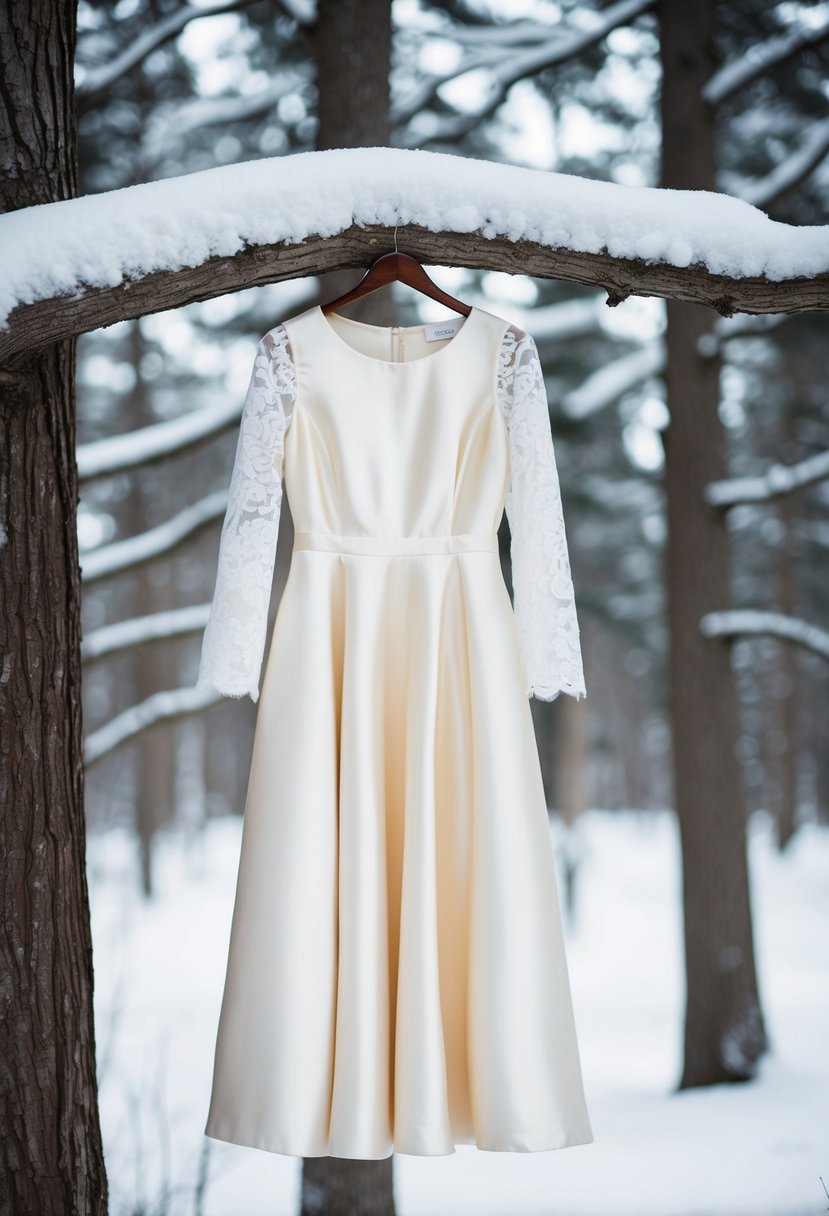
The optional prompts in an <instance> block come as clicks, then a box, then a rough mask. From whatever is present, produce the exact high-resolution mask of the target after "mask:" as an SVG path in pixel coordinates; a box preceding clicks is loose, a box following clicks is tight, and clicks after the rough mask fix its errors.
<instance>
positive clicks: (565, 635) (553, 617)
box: [498, 325, 586, 701]
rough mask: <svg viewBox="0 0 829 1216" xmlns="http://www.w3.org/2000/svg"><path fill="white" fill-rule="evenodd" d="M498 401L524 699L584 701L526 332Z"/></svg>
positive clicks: (512, 348) (557, 498)
mask: <svg viewBox="0 0 829 1216" xmlns="http://www.w3.org/2000/svg"><path fill="white" fill-rule="evenodd" d="M498 397H499V403H500V406H501V410H502V413H503V416H504V420H505V423H506V427H507V432H508V438H509V455H510V483H509V489H508V491H507V497H506V503H505V508H506V514H507V520H508V523H509V528H510V554H511V559H512V586H513V608H514V612H515V619H516V625H517V631H518V642H519V652H520V657H521V666H522V671H523V675H524V681H525V686H526V690H527V696H533V697H536V698H538V699H539V700H543V701H552V700H554V699H555V698H556V697H557V696H558V695H559V693H561V692H565V693H568V694H569V695H570V696H573V697H575V698H576V699H579V698H581V697H584V696H586V690H585V684H584V673H583V670H582V656H581V645H580V640H579V626H578V619H577V617H576V601H575V593H574V590H573V582H572V579H571V577H570V560H569V554H568V550H567V539H566V535H565V530H564V514H563V511H562V506H561V492H560V487H559V480H558V471H557V469H556V462H555V454H554V450H553V438H552V433H551V430H550V414H549V406H548V402H547V391H546V387H545V384H544V375H543V371H542V368H541V362H540V359H539V357H538V351H537V349H536V345H535V342H534V341H533V338H532V337H531V335H530V334H527V333H524V331H523V330H521V329H519V328H518V327H517V326H514V325H511V326H509V327H508V329H507V330H506V332H505V334H504V338H503V341H502V345H501V349H500V352H499V364H498Z"/></svg>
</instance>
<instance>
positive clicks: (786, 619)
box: [700, 608, 829, 659]
mask: <svg viewBox="0 0 829 1216" xmlns="http://www.w3.org/2000/svg"><path fill="white" fill-rule="evenodd" d="M700 629H701V630H702V632H703V633H704V634H705V636H706V637H707V638H726V639H729V640H730V639H733V638H741V637H756V636H768V637H775V638H782V639H783V640H784V641H787V642H796V643H797V644H798V645H799V646H804V647H805V648H806V649H807V650H812V651H814V653H815V654H819V655H820V656H821V658H824V659H829V633H827V631H826V630H825V629H819V628H818V627H817V625H810V624H809V623H808V622H807V621H801V620H799V619H798V618H797V617H792V616H784V614H783V613H782V612H760V611H757V610H755V609H751V608H743V609H735V610H734V611H731V612H709V613H707V614H706V615H705V616H704V617H703V618H702V620H701V621H700Z"/></svg>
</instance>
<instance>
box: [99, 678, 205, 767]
mask: <svg viewBox="0 0 829 1216" xmlns="http://www.w3.org/2000/svg"><path fill="white" fill-rule="evenodd" d="M221 699H222V694H221V693H218V692H215V691H214V690H213V689H205V690H203V691H201V692H196V690H195V688H174V689H170V690H169V691H164V692H155V693H153V694H152V696H149V697H147V699H146V700H145V701H141V702H140V703H139V704H138V705H131V706H130V708H129V709H125V710H124V712H123V713H120V714H117V715H116V717H114V718H113V719H112V720H111V721H109V722H107V724H106V726H101V727H100V728H99V729H98V730H95V731H92V732H91V734H88V735H87V736H86V739H85V740H84V765H85V767H86V768H89V767H90V766H91V765H93V764H95V763H96V761H98V760H101V759H102V758H103V757H104V756H107V755H109V753H110V752H112V751H114V750H115V748H116V747H119V746H120V745H121V744H122V743H128V742H129V741H130V739H134V738H135V737H136V736H137V735H140V734H141V733H142V732H143V731H145V730H149V728H150V727H151V726H156V725H157V724H158V723H159V722H171V721H173V720H175V719H176V718H184V717H187V716H188V715H189V714H196V713H200V712H201V711H202V710H203V709H207V707H208V706H210V705H216V704H218V702H219V701H220V700H221Z"/></svg>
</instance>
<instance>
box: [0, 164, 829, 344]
mask: <svg viewBox="0 0 829 1216" xmlns="http://www.w3.org/2000/svg"><path fill="white" fill-rule="evenodd" d="M398 222H399V225H400V227H399V229H398V234H397V236H398V244H399V246H400V247H401V248H403V249H405V250H406V251H407V252H410V253H412V254H413V255H414V256H415V257H417V258H420V259H421V260H422V261H423V262H425V263H427V264H439V265H449V266H467V267H470V268H478V269H490V270H503V271H505V272H506V273H509V274H528V275H534V276H539V277H542V278H560V279H565V280H568V281H571V282H577V283H583V284H587V285H591V286H594V287H601V288H602V289H604V290H605V291H607V292H608V296H609V299H610V301H611V302H613V303H617V302H618V301H620V300H622V299H624V298H626V297H627V296H629V295H655V296H664V297H670V298H675V299H683V300H689V301H694V302H697V303H703V304H707V305H709V306H710V307H712V308H714V309H716V310H717V311H719V312H721V313H723V314H727V315H730V314H731V313H734V312H747V313H765V312H800V311H804V310H810V309H827V308H829V227H823V226H820V227H819V226H811V227H805V226H804V227H796V226H793V225H789V224H782V223H776V222H775V221H773V220H770V219H769V217H768V216H767V215H764V214H763V212H762V211H758V210H757V209H756V208H754V207H751V206H750V205H749V204H748V203H745V202H743V201H742V200H741V199H736V198H732V197H730V196H728V195H721V194H716V193H714V192H713V191H703V190H668V189H660V188H657V187H642V186H622V185H619V184H617V183H615V182H602V181H594V180H590V179H587V178H580V177H576V176H572V175H569V174H563V173H548V172H546V171H543V170H540V169H530V168H526V167H524V166H518V165H507V164H501V163H498V162H493V161H487V160H479V159H476V158H472V157H464V156H458V155H453V154H450V153H443V152H431V151H426V150H418V151H408V150H406V149H404V148H332V149H326V150H323V151H320V152H299V153H295V154H293V155H291V156H283V157H274V158H265V159H261V160H256V161H248V162H245V163H244V164H239V165H228V166H221V167H220V168H216V169H208V170H204V171H202V172H199V173H190V174H186V175H184V176H182V177H177V178H169V179H166V180H164V181H159V182H146V183H141V184H139V185H136V186H129V187H125V188H123V189H120V190H112V191H107V192H103V193H100V194H93V195H87V196H85V197H82V198H77V199H67V200H64V201H61V202H55V203H46V204H42V205H40V206H36V207H26V208H22V209H20V210H18V211H12V212H9V213H7V214H4V215H0V251H1V252H2V262H3V270H4V273H3V275H2V277H0V326H3V327H5V328H4V329H2V330H0V361H2V360H4V359H8V358H9V357H11V356H13V355H15V354H18V353H20V352H23V351H26V350H31V349H35V348H37V347H39V346H43V345H45V344H47V343H52V342H56V341H58V340H60V339H62V338H67V337H70V336H72V335H75V334H79V333H84V332H86V331H88V330H91V329H97V328H100V327H102V326H107V325H111V324H113V323H114V322H116V321H122V320H126V319H129V318H132V317H137V316H142V315H144V314H146V313H153V312H160V311H163V310H165V309H169V308H176V307H180V306H182V305H185V304H189V303H192V302H193V301H195V300H206V299H210V298H213V297H215V296H219V295H223V294H225V293H227V292H231V291H239V290H241V289H243V288H248V287H252V286H258V285H261V284H265V283H275V282H281V281H284V280H286V279H294V278H300V277H306V276H308V275H319V274H323V273H324V272H326V271H329V270H336V269H342V268H346V267H354V268H361V267H365V266H366V265H367V264H368V263H369V262H371V261H372V260H373V259H374V258H375V257H376V256H377V255H378V254H379V253H380V252H382V251H383V250H384V249H389V248H391V247H392V245H393V235H394V229H395V224H397V223H398Z"/></svg>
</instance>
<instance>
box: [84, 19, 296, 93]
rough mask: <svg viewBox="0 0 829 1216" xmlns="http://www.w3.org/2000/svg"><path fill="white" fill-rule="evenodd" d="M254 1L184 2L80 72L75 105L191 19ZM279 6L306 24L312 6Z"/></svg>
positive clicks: (102, 88) (100, 90)
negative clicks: (121, 47) (106, 60)
mask: <svg viewBox="0 0 829 1216" xmlns="http://www.w3.org/2000/svg"><path fill="white" fill-rule="evenodd" d="M253 3H255V0H212V2H208V3H206V4H199V5H195V4H183V5H182V6H181V8H179V9H176V10H175V11H174V12H172V13H170V14H169V15H168V16H166V17H163V18H162V19H161V20H160V21H157V22H156V23H155V24H154V25H151V26H150V27H149V29H146V30H145V31H144V32H143V33H142V34H141V35H140V36H139V37H138V38H134V39H133V41H132V42H131V43H130V44H129V46H127V47H125V49H124V50H123V51H121V53H120V54H119V55H116V56H115V58H114V59H112V60H110V62H109V63H105V64H102V65H101V66H100V67H96V68H90V69H88V70H86V71H84V72H82V74H81V77H80V80H79V81H78V84H77V85H76V87H75V96H76V98H77V100H78V109H79V110H84V109H87V108H88V107H89V106H91V105H92V103H93V102H95V101H97V100H98V98H99V97H101V95H102V94H104V93H106V92H107V91H108V90H109V89H110V88H111V87H112V86H113V85H114V84H115V82H116V81H117V80H120V79H121V77H122V76H126V75H127V73H128V72H131V71H132V69H133V68H134V67H137V66H138V64H139V63H143V61H144V60H145V59H146V58H147V57H148V56H149V55H151V54H152V53H153V51H156V50H158V48H159V47H160V46H164V44H165V43H167V42H171V41H172V40H173V38H177V37H178V35H179V34H180V33H181V31H182V30H183V29H184V28H185V26H187V25H189V24H190V22H191V21H196V20H198V19H200V18H202V17H216V16H218V15H219V14H220V13H232V12H236V11H238V9H240V8H245V7H247V6H248V5H249V4H253ZM282 7H283V8H285V9H287V11H288V13H289V14H290V16H292V17H293V18H294V20H296V21H297V22H299V23H300V24H307V23H308V22H309V21H310V20H311V18H312V16H313V9H312V7H311V6H310V5H304V6H303V5H302V4H301V3H288V2H287V0H283V4H282Z"/></svg>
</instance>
